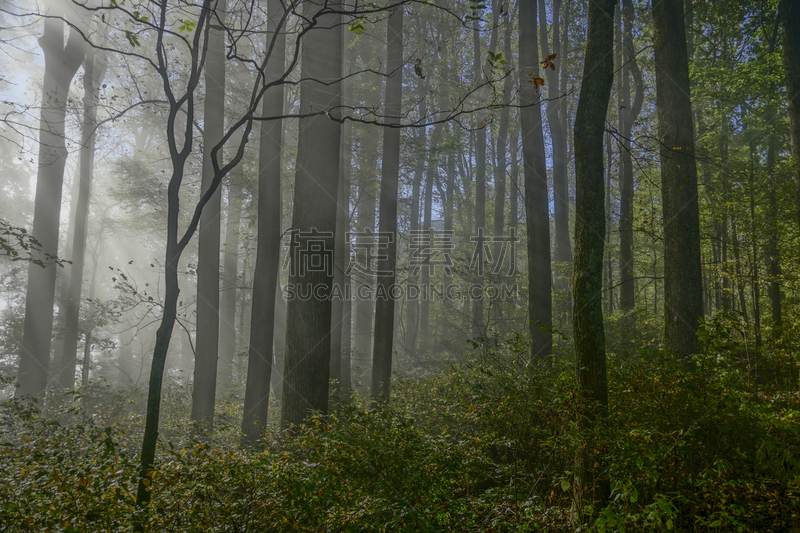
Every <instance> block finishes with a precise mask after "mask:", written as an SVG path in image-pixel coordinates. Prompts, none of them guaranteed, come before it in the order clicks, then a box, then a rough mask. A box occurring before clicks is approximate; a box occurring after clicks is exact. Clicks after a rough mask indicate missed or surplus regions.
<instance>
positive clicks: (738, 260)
mask: <svg viewBox="0 0 800 533" xmlns="http://www.w3.org/2000/svg"><path fill="white" fill-rule="evenodd" d="M731 241H732V242H733V261H734V268H735V269H736V272H735V274H736V292H737V294H738V295H739V310H740V311H741V313H742V317H743V318H744V321H745V323H748V322H749V320H748V318H747V301H746V300H745V298H744V279H743V275H742V256H741V252H740V249H741V246H740V244H739V232H738V231H737V229H736V217H735V216H734V214H733V213H731Z"/></svg>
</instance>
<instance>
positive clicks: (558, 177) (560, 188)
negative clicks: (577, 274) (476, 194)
mask: <svg viewBox="0 0 800 533" xmlns="http://www.w3.org/2000/svg"><path fill="white" fill-rule="evenodd" d="M567 3H569V2H567ZM560 16H561V0H553V25H552V34H553V43H552V46H549V47H548V41H547V13H546V12H545V2H544V0H539V35H540V43H539V44H540V46H541V51H542V57H547V56H549V55H551V54H555V63H554V64H557V65H560V69H559V70H560V72H559V70H553V69H550V68H546V69H545V73H546V78H547V125H548V126H549V128H550V137H551V139H552V143H553V208H554V209H553V214H554V219H555V224H554V226H555V250H554V261H555V263H557V265H558V266H557V268H558V270H559V271H561V270H566V269H567V268H568V267H567V264H569V263H571V262H572V246H571V244H570V242H569V184H568V181H567V132H566V129H565V127H564V123H565V121H564V119H565V117H566V112H567V104H566V97H562V96H561V95H562V94H564V93H565V92H566V76H565V71H566V68H565V66H564V65H565V60H566V50H567V48H566V42H565V43H564V46H561V24H560V23H561V21H560ZM565 35H566V27H565ZM559 74H561V86H560V87H559ZM565 281H566V280H560V279H557V280H556V282H557V284H558V285H559V286H561V287H565V285H566V283H565Z"/></svg>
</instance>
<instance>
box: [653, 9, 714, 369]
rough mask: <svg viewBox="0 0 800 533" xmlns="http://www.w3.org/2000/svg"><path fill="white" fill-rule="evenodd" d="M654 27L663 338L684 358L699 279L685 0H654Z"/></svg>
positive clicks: (696, 315) (692, 339) (691, 346)
mask: <svg viewBox="0 0 800 533" xmlns="http://www.w3.org/2000/svg"><path fill="white" fill-rule="evenodd" d="M653 27H654V36H653V48H654V50H655V64H656V69H655V70H656V109H657V113H658V136H659V140H660V142H661V150H660V151H661V195H662V205H663V214H664V324H665V326H664V340H665V345H666V349H667V352H668V353H671V354H673V355H674V356H676V357H678V358H685V357H687V356H689V355H691V354H693V353H695V352H696V351H697V335H696V332H697V327H698V326H699V323H700V319H701V318H702V316H703V287H702V283H703V278H702V274H701V268H700V215H699V211H700V210H699V204H698V201H697V168H696V161H695V156H696V153H695V147H694V124H693V120H692V102H691V99H690V97H689V62H688V56H687V52H686V32H685V29H684V18H683V0H654V1H653Z"/></svg>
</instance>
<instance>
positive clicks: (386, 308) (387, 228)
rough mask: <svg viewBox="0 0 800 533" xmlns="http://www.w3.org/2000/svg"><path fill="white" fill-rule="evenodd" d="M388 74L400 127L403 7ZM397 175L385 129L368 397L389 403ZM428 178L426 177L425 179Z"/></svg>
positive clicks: (395, 150) (392, 36) (396, 149)
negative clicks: (380, 250) (382, 242)
mask: <svg viewBox="0 0 800 533" xmlns="http://www.w3.org/2000/svg"><path fill="white" fill-rule="evenodd" d="M386 33H387V37H386V42H387V43H388V46H387V52H388V59H387V62H388V65H387V67H388V73H389V77H388V79H387V81H386V115H387V116H388V117H389V118H388V122H389V124H392V125H399V124H400V113H401V103H402V90H403V70H402V69H403V6H402V5H400V6H398V7H396V8H395V9H394V10H393V11H392V13H391V15H390V17H389V24H388V27H387V32H386ZM399 172H400V129H399V128H396V127H395V128H393V127H390V128H387V129H386V130H385V131H384V133H383V163H382V168H381V198H380V234H381V235H387V236H391V237H390V240H389V243H388V246H387V250H386V253H385V254H382V258H381V259H380V260H379V261H378V290H377V292H376V294H377V298H376V301H375V347H374V350H373V359H372V385H371V387H372V398H373V400H376V401H379V402H382V403H385V402H387V401H388V400H389V381H390V379H391V375H392V341H393V339H394V331H393V329H394V311H395V301H394V300H395V298H394V297H392V287H393V286H394V284H395V280H396V270H397V194H398V177H399ZM428 179H430V177H429V178H428Z"/></svg>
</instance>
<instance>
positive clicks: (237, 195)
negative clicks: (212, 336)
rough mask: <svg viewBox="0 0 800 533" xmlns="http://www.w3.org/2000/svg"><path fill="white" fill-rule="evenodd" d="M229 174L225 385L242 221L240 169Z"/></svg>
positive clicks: (232, 350) (222, 326)
mask: <svg viewBox="0 0 800 533" xmlns="http://www.w3.org/2000/svg"><path fill="white" fill-rule="evenodd" d="M237 168H238V170H239V171H238V172H236V173H235V175H234V176H231V183H230V186H229V187H228V209H227V211H228V212H227V219H228V224H227V227H226V228H225V252H224V253H225V256H224V261H223V263H222V269H223V270H222V295H221V297H220V305H219V312H220V315H219V354H220V369H219V378H220V379H219V381H220V384H221V385H222V386H223V387H229V386H230V385H231V381H232V378H233V356H234V354H236V301H237V298H236V295H237V292H238V287H239V225H240V223H241V220H242V202H243V200H244V187H243V186H242V183H241V182H240V181H239V180H240V179H242V178H243V177H244V172H243V168H242V167H241V166H240V167H237Z"/></svg>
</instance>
